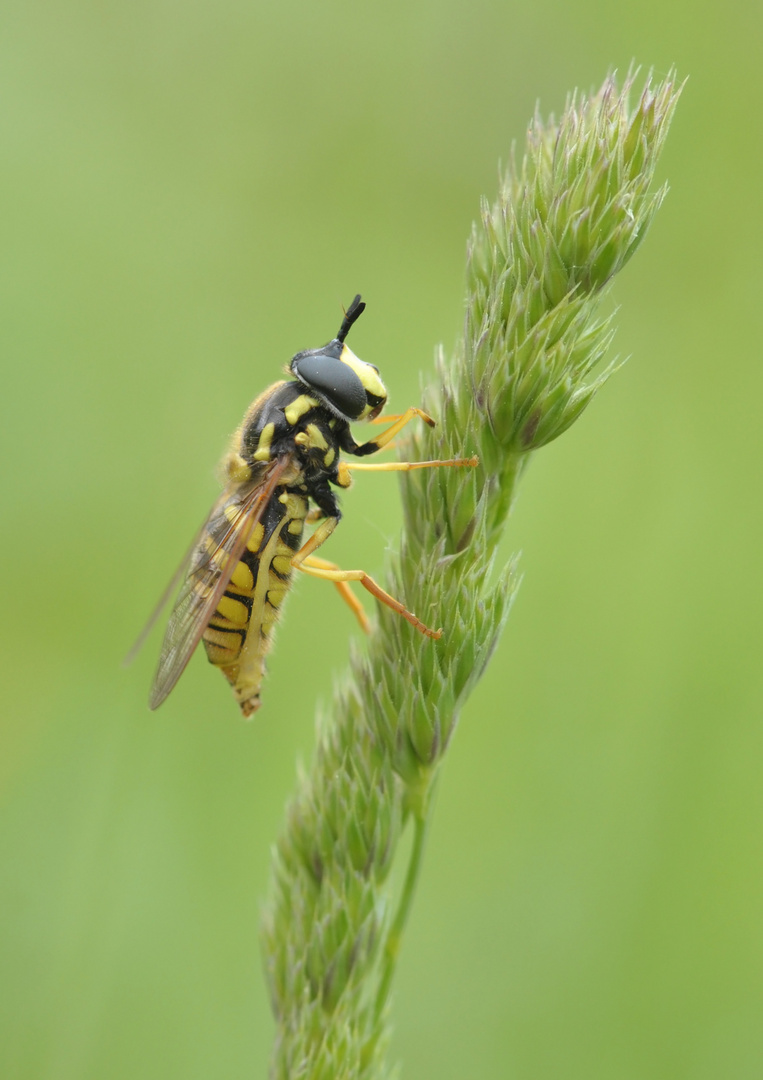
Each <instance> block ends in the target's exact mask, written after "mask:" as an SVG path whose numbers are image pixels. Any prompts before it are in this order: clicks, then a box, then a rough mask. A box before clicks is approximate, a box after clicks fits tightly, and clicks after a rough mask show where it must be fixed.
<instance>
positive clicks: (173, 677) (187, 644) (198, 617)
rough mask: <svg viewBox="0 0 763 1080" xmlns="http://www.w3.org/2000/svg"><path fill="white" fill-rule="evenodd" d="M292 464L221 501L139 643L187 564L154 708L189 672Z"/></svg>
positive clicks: (283, 461)
mask: <svg viewBox="0 0 763 1080" xmlns="http://www.w3.org/2000/svg"><path fill="white" fill-rule="evenodd" d="M288 464H289V459H288V458H279V459H278V460H276V461H274V462H272V463H271V464H269V465H267V466H266V467H265V469H264V470H263V472H262V473H261V474H260V475H259V476H258V477H257V480H255V481H252V482H250V483H249V484H245V485H242V487H241V488H239V489H238V490H237V491H236V492H234V493H233V494H232V495H226V496H223V498H221V499H219V500H218V501H217V503H215V505H214V507H213V508H212V512H211V514H210V515H209V517H208V518H207V521H206V523H205V524H204V527H203V528H202V530H201V532H200V533H199V536H198V538H197V540H196V542H195V544H194V547H193V548H192V549H191V551H190V553H189V556H187V557H186V561H184V563H183V564H181V567H180V570H179V571H178V573H177V574H176V575H175V577H174V578H173V580H172V582H170V586H169V588H168V589H167V590H166V592H165V595H164V596H163V597H162V601H161V604H160V607H159V609H158V610H157V611H156V612H155V613H154V615H153V616H152V618H151V620H150V621H149V625H148V627H147V629H146V630H145V631H144V633H143V634H142V635H141V637H140V638H139V639H138V643H137V644H138V645H139V644H140V643H141V642H142V640H143V638H144V637H145V634H146V633H147V631H148V629H150V627H151V626H152V625H153V623H154V622H155V621H156V618H157V616H158V614H159V610H161V607H163V606H164V603H165V602H166V599H167V597H168V596H169V594H170V593H171V591H172V589H173V588H174V585H175V584H176V583H177V580H178V578H179V577H180V574H182V573H183V571H184V570H185V569H186V566H187V567H188V569H187V573H186V576H185V580H184V582H183V585H182V587H181V589H180V593H179V594H178V598H177V600H176V601H175V606H174V607H173V609H172V613H171V614H170V618H169V622H168V624H167V629H166V631H165V633H164V640H163V642H162V651H161V654H160V656H159V665H158V667H157V669H156V675H155V676H154V682H153V685H152V687H151V696H150V698H149V706H150V707H151V708H152V709H156V708H158V707H159V706H160V705H161V704H162V702H163V701H164V700H165V698H166V697H167V695H168V694H169V693H170V691H171V690H172V689H173V688H174V686H175V684H176V683H177V681H178V679H179V678H180V676H181V675H182V674H183V672H184V671H185V668H186V665H187V663H188V661H189V660H190V659H191V655H192V654H193V651H194V649H195V648H196V646H197V645H198V644H199V641H200V640H201V636H202V634H203V633H204V631H205V629H206V627H207V624H208V623H209V620H210V619H211V618H212V615H213V614H214V611H215V609H216V607H217V605H218V603H219V600H220V597H221V596H222V594H223V593H224V592H225V590H226V588H227V587H228V583H229V581H230V579H231V575H232V573H233V571H234V570H235V569H236V564H237V563H238V561H239V559H240V557H241V555H242V553H243V551H244V548H245V547H246V544H247V541H248V540H249V537H250V536H251V535H252V530H253V529H254V527H255V525H256V524H257V522H258V521H259V520H260V518H261V517H262V513H263V511H264V509H265V507H266V506H267V504H268V500H269V499H270V496H271V495H272V494H273V492H274V491H275V489H276V488H277V487H278V483H279V481H280V479H281V476H282V475H283V473H284V471H285V470H286V468H287V467H288Z"/></svg>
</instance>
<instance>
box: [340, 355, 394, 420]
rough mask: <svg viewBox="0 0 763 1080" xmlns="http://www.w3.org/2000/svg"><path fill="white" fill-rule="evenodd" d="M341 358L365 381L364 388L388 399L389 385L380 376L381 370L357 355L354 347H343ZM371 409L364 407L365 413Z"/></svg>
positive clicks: (383, 398)
mask: <svg viewBox="0 0 763 1080" xmlns="http://www.w3.org/2000/svg"><path fill="white" fill-rule="evenodd" d="M339 359H340V360H341V361H342V363H343V364H346V365H347V367H349V368H352V370H353V371H354V372H355V374H356V375H357V376H358V378H359V379H360V381H361V382H362V383H363V389H364V390H367V391H368V393H369V394H373V395H374V397H378V398H381V399H382V401H386V400H387V387H386V386H385V385H384V383H383V382H382V381H381V379H380V378H379V372H378V371H377V370H376V369H375V368H373V367H372V366H371V365H370V364H367V363H366V362H365V361H364V360H361V359H360V358H359V357H357V356H356V355H355V353H354V352H353V351H352V349H349V348H348V347H347V346H346V345H345V346H344V348H343V349H342V353H341V356H340V357H339ZM377 408H378V406H377ZM370 411H371V410H370V408H368V407H366V409H364V414H365V413H366V412H370Z"/></svg>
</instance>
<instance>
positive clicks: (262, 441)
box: [253, 423, 276, 461]
mask: <svg viewBox="0 0 763 1080" xmlns="http://www.w3.org/2000/svg"><path fill="white" fill-rule="evenodd" d="M275 429H276V426H275V424H273V423H270V424H265V427H264V428H263V429H262V431H261V432H260V438H259V442H258V443H257V450H256V451H255V453H254V455H253V457H254V460H255V461H270V444H271V443H272V441H273V434H274V432H275Z"/></svg>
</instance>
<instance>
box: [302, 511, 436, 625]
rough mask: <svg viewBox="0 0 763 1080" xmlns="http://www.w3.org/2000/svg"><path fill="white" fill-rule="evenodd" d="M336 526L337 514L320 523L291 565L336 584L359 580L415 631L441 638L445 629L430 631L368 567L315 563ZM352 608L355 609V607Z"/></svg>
mask: <svg viewBox="0 0 763 1080" xmlns="http://www.w3.org/2000/svg"><path fill="white" fill-rule="evenodd" d="M336 525H337V519H336V518H334V517H330V518H326V519H325V520H324V521H322V522H321V524H320V525H319V526H318V528H317V529H316V530H315V532H314V533H313V535H312V536H311V537H310V539H309V540H307V541H306V542H305V543H304V544H303V545H302V547H301V548H300V550H299V551H298V552H297V554H296V555H295V556H294V558H293V559H292V560H291V565H292V566H293V567H294V569H295V570H302V571H303V573H305V574H310V575H311V576H312V577H317V578H323V580H324V581H333V582H334V584H335V585H338V584H340V583H342V584H343V583H346V582H348V581H359V582H360V584H361V585H362V586H363V588H364V589H367V590H368V592H370V593H371V595H372V596H375V597H376V599H377V600H380V601H381V603H382V604H386V605H387V607H389V608H392V610H393V611H396V612H397V614H398V615H402V617H403V618H404V619H407V621H408V622H409V623H410V624H411V626H413V627H415V629H416V630H418V631H420V632H421V633H422V634H426V636H427V637H430V638H435V639H437V638H439V637H442V630H430V628H429V627H428V626H425V625H424V623H423V622H422V621H421V619H417V618H416V616H415V615H414V614H413V612H412V611H408V609H407V608H406V607H405V605H404V604H401V603H400V601H399V600H396V599H395V598H394V596H390V594H389V593H388V592H385V591H384V589H382V587H381V585H378V584H377V583H376V582H375V581H374V579H373V578H372V577H371V576H370V574H367V573H366V572H365V570H340V569H339V567H336V568H335V569H329V568H328V567H325V566H320V565H316V563H319V562H324V560H323V559H320V560H317V559H311V556H312V554H313V552H314V551H315V550H316V548H319V547H320V546H321V544H323V543H325V541H326V540H328V538H329V537H330V536H331V534H332V532H333V531H334V529H335V528H336ZM343 595H344V594H343ZM354 599H355V598H354V597H353V600H354ZM353 610H355V608H354V606H353ZM356 614H357V611H356Z"/></svg>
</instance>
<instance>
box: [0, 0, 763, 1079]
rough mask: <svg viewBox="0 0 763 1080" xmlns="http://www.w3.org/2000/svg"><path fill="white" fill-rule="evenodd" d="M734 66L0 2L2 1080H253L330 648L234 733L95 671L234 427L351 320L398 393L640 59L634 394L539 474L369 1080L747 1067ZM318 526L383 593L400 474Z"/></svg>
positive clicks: (650, 13)
mask: <svg viewBox="0 0 763 1080" xmlns="http://www.w3.org/2000/svg"><path fill="white" fill-rule="evenodd" d="M761 33H763V16H762V15H761V10H760V9H759V8H758V9H756V8H755V7H754V6H753V5H744V4H720V3H718V2H716V3H714V4H711V5H709V6H706V7H704V8H703V9H702V11H701V14H700V11H699V9H697V8H696V6H695V5H694V4H691V3H689V2H688V0H681V2H677V3H674V4H669V5H666V4H665V3H656V2H654V0H647V2H644V3H641V4H639V5H638V6H631V7H619V6H618V5H613V4H605V3H603V2H601V0H584V2H583V3H580V4H576V5H571V4H564V3H561V2H559V0H540V2H536V3H533V4H530V3H525V4H522V5H519V4H504V3H499V2H498V0H476V2H471V3H468V4H467V3H463V2H456V0H451V2H443V0H437V2H434V0H428V2H423V0H406V2H405V3H401V2H395V0H392V2H390V3H387V4H385V5H380V4H379V5H356V4H349V3H341V2H338V0H335V2H330V3H324V4H310V3H307V2H304V0H302V2H293V3H283V4H281V5H275V4H267V5H265V4H257V3H246V4H245V3H237V2H236V0H218V2H217V3H211V2H209V0H207V2H198V0H197V2H193V0H192V2H190V3H186V4H182V5H181V4H178V3H170V2H169V0H139V2H137V3H130V4H125V3H113V2H111V3H108V2H107V3H104V4H94V3H85V2H83V0H70V2H69V3H67V4H60V3H52V2H36V3H35V2H33V3H24V2H21V0H7V2H6V3H5V4H4V7H3V14H2V35H1V36H0V88H1V90H0V93H1V95H2V97H1V100H2V110H1V119H0V127H1V131H2V134H1V136H0V147H1V152H2V158H3V160H2V168H1V169H0V190H1V192H2V206H3V214H2V242H1V243H0V305H1V307H2V312H1V320H0V326H1V330H0V334H1V335H2V354H1V355H2V372H3V375H2V400H1V403H0V404H1V407H2V419H1V421H0V439H2V443H3V451H2V453H3V462H4V468H3V470H2V485H3V492H2V515H1V521H2V526H1V527H2V543H3V553H4V554H3V565H4V580H3V585H2V595H3V610H4V617H3V620H2V628H1V629H0V634H1V635H2V642H1V644H0V656H1V657H2V710H1V711H2V717H1V721H2V754H1V756H0V793H1V795H2V824H1V826H0V858H1V860H2V871H0V872H1V873H2V897H1V898H0V911H1V912H2V922H1V925H2V955H0V980H1V984H2V989H1V993H2V1000H1V1001H0V1024H1V1025H2V1030H0V1075H2V1077H3V1078H4V1080H21V1078H23V1080H101V1078H103V1077H109V1078H115V1080H119V1078H131V1080H132V1078H136V1077H140V1078H141V1080H154V1078H160V1077H161V1078H162V1080H174V1078H180V1077H182V1078H183V1080H196V1078H199V1080H202V1078H204V1080H207V1078H210V1077H220V1078H225V1080H236V1078H242V1080H243V1078H244V1077H254V1076H263V1075H264V1074H265V1071H266V1067H267V1059H268V1055H269V1049H270V1040H271V1035H272V1024H271V1019H270V1015H269V1008H268V1002H267V997H266V992H265V989H264V984H263V979H262V976H261V972H260V958H259V951H258V918H259V910H260V907H261V904H262V900H263V897H264V895H265V891H266V888H267V877H268V869H269V851H270V845H271V844H272V842H273V839H274V837H275V835H276V832H277V830H278V828H279V824H280V820H281V816H282V811H283V806H284V803H285V800H286V799H287V797H288V794H289V792H290V790H291V787H292V785H293V782H294V776H295V760H296V759H298V758H302V759H303V760H306V759H308V758H309V755H310V753H311V747H312V743H313V715H314V706H315V701H316V699H321V700H323V701H326V700H327V698H328V695H329V693H330V687H331V682H332V678H333V676H334V674H335V673H336V672H338V671H340V670H341V669H342V668H343V665H344V663H345V658H346V656H347V651H348V640H349V638H350V637H351V636H353V635H356V630H355V627H354V624H353V620H352V618H351V616H350V615H349V613H348V612H347V611H346V610H345V609H344V607H343V606H342V605H341V604H340V603H339V601H338V600H337V599H336V597H335V595H334V592H333V590H331V589H329V588H328V587H326V586H325V585H323V584H322V583H321V582H317V581H313V580H308V579H305V580H301V581H300V582H299V584H298V587H297V588H296V590H295V593H296V595H294V596H293V597H292V598H291V601H290V603H289V606H288V610H287V614H286V619H285V622H284V624H283V626H282V629H281V631H280V634H279V640H278V646H277V649H276V651H275V653H274V655H273V658H272V662H271V674H270V678H269V680H268V682H267V685H266V688H265V696H264V697H265V705H264V707H263V709H262V711H261V713H260V714H259V715H258V716H257V718H256V721H255V723H254V724H250V725H245V724H243V723H241V722H240V720H239V717H238V715H237V712H236V709H235V706H234V704H233V701H232V700H231V698H230V694H229V692H228V689H227V687H226V686H225V685H224V683H223V680H222V679H221V678H220V676H219V674H217V673H216V672H214V671H212V670H210V669H208V667H207V665H206V664H205V663H204V661H203V659H202V658H200V657H199V658H196V659H195V660H194V662H193V663H192V665H191V667H190V669H189V671H188V672H187V674H186V675H185V677H184V678H183V680H182V681H181V683H180V685H179V686H178V688H177V690H176V692H175V693H174V694H173V696H172V698H171V699H170V701H169V702H168V703H167V705H166V706H165V707H164V708H163V709H162V710H161V711H160V712H159V713H157V714H150V713H149V712H148V710H147V708H146V704H145V701H146V695H147V692H148V687H149V683H150V680H151V676H152V672H153V666H154V663H155V658H156V654H157V651H158V648H159V635H158V634H155V636H154V637H153V638H152V640H151V642H150V643H149V645H148V647H147V648H146V649H145V650H144V653H143V654H142V655H141V657H140V660H139V661H138V662H137V663H136V664H135V665H134V666H133V667H132V668H131V669H130V670H128V671H124V670H121V669H120V666H119V665H120V661H121V659H122V657H123V655H124V654H125V652H126V651H127V649H128V647H129V645H130V643H131V641H132V639H133V638H134V636H135V634H136V633H137V631H138V630H139V628H140V626H141V624H142V623H143V621H144V620H145V618H146V617H147V615H148V613H149V612H150V610H151V608H152V606H153V604H154V602H155V601H156V599H157V597H158V595H159V594H160V593H161V590H162V588H163V587H164V585H165V583H166V579H167V578H168V577H169V575H170V573H171V572H172V570H173V569H174V566H175V565H176V563H177V561H178V560H179V559H180V557H181V555H182V553H183V552H184V551H185V548H186V546H187V544H188V542H189V540H190V537H191V536H192V535H193V533H194V530H195V529H196V527H197V525H198V524H199V522H200V520H201V519H202V517H203V515H204V513H205V511H206V509H207V508H208V505H209V504H210V503H211V502H212V500H213V498H214V496H215V492H216V482H215V463H216V461H217V458H218V457H219V455H220V453H221V452H222V450H223V448H224V446H225V444H226V439H227V433H228V432H230V431H231V430H233V429H234V428H235V426H236V425H237V423H238V421H239V419H240V417H241V414H242V413H243V411H244V409H245V407H246V406H247V404H248V403H249V401H250V400H251V399H252V398H253V397H254V396H255V395H256V394H257V393H258V392H259V391H260V390H261V389H262V388H263V387H264V386H266V385H267V384H268V383H269V382H270V381H272V380H273V379H274V378H277V377H278V374H279V370H280V367H281V365H282V364H283V363H284V362H286V361H287V360H288V359H289V357H290V356H291V354H292V353H293V352H295V351H296V350H297V349H299V348H303V347H311V346H315V345H319V344H321V343H323V342H324V341H325V340H327V339H328V338H329V337H330V336H331V335H332V334H333V333H334V332H335V329H336V326H337V324H338V323H337V320H338V315H339V311H340V304H341V303H345V304H346V303H347V302H348V301H349V300H350V298H351V297H352V295H353V294H354V293H355V292H356V291H362V292H363V294H364V296H365V297H366V299H367V300H368V311H367V313H366V315H365V317H364V319H363V321H362V322H361V323H360V324H359V326H358V328H357V329H356V331H355V332H354V333H355V335H356V336H355V337H354V341H353V348H354V349H355V350H356V351H357V352H358V354H359V355H360V356H362V357H363V358H365V359H367V360H369V361H371V362H373V363H376V364H377V365H379V367H380V368H381V369H382V372H383V374H384V377H385V380H386V382H387V385H388V387H389V388H390V390H391V403H390V404H391V407H392V408H393V409H395V408H403V407H404V406H406V405H408V404H411V403H416V402H418V400H419V394H420V390H419V385H420V384H419V379H420V372H422V371H423V372H425V373H426V372H428V371H430V370H431V357H432V352H433V347H434V345H435V344H436V343H437V342H438V341H443V342H444V344H445V346H446V347H450V346H451V344H452V343H453V341H454V340H455V338H456V335H457V333H458V331H459V327H460V323H461V310H462V280H463V255H464V242H465V238H466V236H467V233H468V230H469V227H470V223H471V221H472V219H473V217H474V216H475V214H476V213H477V211H478V200H479V197H480V195H481V194H483V193H484V194H486V195H488V196H489V197H490V198H492V197H493V194H494V192H495V188H496V177H497V161H498V159H499V158H503V159H504V160H505V159H506V157H507V154H508V151H509V146H510V144H511V141H512V140H513V139H515V138H516V139H518V140H520V141H521V140H522V138H523V133H524V130H525V127H526V123H527V121H528V119H529V117H530V116H531V115H532V112H533V109H534V107H535V102H536V99H539V101H540V105H541V109H542V110H543V111H544V112H549V111H557V112H558V111H559V110H560V109H561V107H562V106H563V103H564V99H565V95H566V93H567V91H568V90H571V89H572V88H573V87H575V86H581V87H583V88H585V89H589V88H591V87H592V86H594V85H598V84H599V83H600V82H601V80H602V79H603V78H604V76H605V74H606V73H607V70H608V69H609V68H611V67H617V68H618V69H619V70H620V71H621V72H623V71H624V70H625V69H626V68H627V66H628V64H629V62H630V61H631V59H632V58H635V59H636V60H637V61H638V62H641V63H643V64H644V65H646V66H647V67H648V66H649V65H653V66H654V68H655V71H656V73H657V74H658V75H661V74H664V73H665V72H667V70H668V68H669V66H670V65H671V64H673V63H675V64H676V65H677V66H678V70H679V74H680V75H681V76H686V75H688V76H690V81H689V84H688V86H687V89H686V91H685V93H684V96H683V99H682V101H681V103H680V105H679V109H678V114H677V118H676V121H675V123H674V126H673V130H672V133H671V136H670V138H669V140H668V144H667V149H666V152H665V155H664V159H663V162H662V165H661V169H660V178H661V179H662V180H664V179H669V181H670V184H671V193H670V195H669V197H668V200H667V202H666V203H665V205H664V207H663V209H662V211H661V212H660V214H659V215H658V217H657V220H656V222H655V225H654V228H653V230H652V233H651V235H650V237H649V239H648V241H647V243H646V244H645V245H644V247H643V249H642V250H641V251H640V252H639V254H638V256H637V258H636V259H635V260H634V262H633V263H632V264H631V265H630V266H629V267H628V269H627V270H626V271H625V272H624V274H623V275H622V277H621V278H620V279H618V281H617V283H616V286H615V288H614V292H613V299H614V301H615V302H616V303H618V304H620V305H621V312H620V315H619V326H620V329H619V332H618V337H617V346H616V347H617V349H618V350H619V351H620V353H621V354H623V355H631V356H632V359H631V361H630V363H628V364H627V365H626V367H625V368H624V369H623V370H622V371H621V372H620V373H619V374H618V375H617V377H616V378H614V379H613V380H612V381H611V382H610V383H609V385H608V386H607V387H606V388H605V390H604V392H603V393H602V394H601V395H600V397H599V398H598V399H597V400H596V402H595V403H594V405H593V406H592V407H591V409H590V410H589V411H588V413H587V414H586V415H585V416H584V417H583V419H582V420H581V422H580V423H579V424H577V425H576V426H575V428H574V429H573V430H572V431H571V432H569V433H568V434H567V435H565V436H564V438H563V439H562V440H560V441H559V442H557V443H554V444H552V445H551V446H550V447H549V448H548V449H546V450H544V451H542V452H541V453H540V454H539V455H538V456H537V457H536V458H535V461H534V463H533V466H532V468H531V469H530V470H529V473H528V474H527V476H526V477H525V480H524V483H523V488H522V492H521V497H520V501H519V503H518V506H517V509H516V511H515V514H514V518H513V522H512V525H511V529H510V538H509V543H508V545H507V548H506V550H507V553H508V551H509V550H518V549H521V550H522V552H523V555H522V569H523V572H524V582H523V585H522V588H521V591H520V594H519V597H518V600H517V602H516V605H515V607H514V610H513V613H512V617H511V620H510V625H509V628H508V631H507V633H506V636H505V638H504V640H503V642H502V644H501V646H500V649H499V652H498V654H497V656H496V657H495V660H494V662H493V665H492V667H491V669H490V671H489V673H488V675H487V677H486V678H485V680H484V682H483V683H482V684H481V686H480V687H479V689H478V691H477V693H475V695H474V697H473V699H472V700H471V702H470V705H469V707H468V709H467V710H466V712H465V714H464V716H463V718H462V723H461V727H460V729H459V732H458V737H457V738H456V740H455V743H454V745H453V747H452V752H451V753H450V755H449V758H448V761H447V764H446V767H445V775H444V776H443V778H442V781H441V784H440V788H439V798H438V807H437V812H436V816H435V822H434V830H433V834H432V840H431V847H430V849H429V852H428V859H427V865H426V869H425V874H424V878H423V881H422V884H421V887H420V890H419V895H418V897H417V901H416V906H415V911H414V915H413V919H412V923H411V926H410V932H409V934H408V937H407V941H406V946H405V951H404V955H403V957H402V960H401V964H400V970H399V978H398V981H397V985H396V994H395V1005H394V1017H395V1036H394V1043H393V1047H392V1054H393V1057H394V1058H399V1059H400V1060H402V1062H403V1065H404V1072H403V1075H404V1076H408V1077H438V1078H441V1080H449V1078H456V1077H459V1078H460V1077H464V1076H480V1077H501V1078H503V1077H512V1078H514V1077H516V1078H522V1080H524V1078H528V1080H530V1078H531V1080H546V1078H549V1080H550V1078H554V1080H557V1078H559V1077H564V1078H565V1080H568V1078H578V1077H579V1078H586V1080H591V1078H602V1080H610V1078H612V1080H614V1078H616V1080H644V1078H650V1080H652V1078H662V1077H665V1078H670V1080H675V1078H684V1077H686V1078H692V1080H695V1078H696V1080H705V1078H707V1080H710V1078H718V1077H723V1078H724V1080H727V1078H733V1080H742V1078H748V1077H750V1078H753V1077H754V1078H758V1077H760V1076H761V1075H763V1023H761V1015H762V1014H763V977H762V974H761V971H762V965H761V961H762V960H763V955H762V954H763V934H762V930H761V915H762V913H763V874H762V872H761V856H762V855H763V851H762V850H761V836H762V835H763V832H762V829H761V825H762V820H761V818H762V814H761V811H762V810H763V785H762V784H761V780H760V772H761V749H762V746H761V743H762V742H763V738H762V736H761V681H762V676H761V671H762V670H763V665H761V662H760V655H759V654H760V623H761V616H760V612H761V599H762V597H761V592H762V589H761V573H760V548H761V544H760V524H761V521H760V519H761V513H760V501H761V500H760V474H761V440H760V419H759V409H760V405H759V402H760V397H761V390H762V389H763V380H762V379H761V364H760V358H759V351H760V341H761V336H762V335H761V331H762V329H763V328H762V327H761V304H760V299H759V297H760V289H761V276H762V275H761V243H762V241H763V230H762V229H761V211H760V176H761V165H762V164H763V163H762V162H761V140H760V138H759V135H758V134H756V131H757V128H758V126H759V124H758V121H757V120H756V119H755V117H756V116H757V115H758V101H759V99H760V96H761V92H762V91H763V73H762V69H761V65H760V57H759V50H760V40H761ZM464 439H465V449H466V450H467V451H468V432H465V433H464ZM345 510H346V518H345V521H344V522H343V525H342V527H341V529H340V531H339V533H338V534H337V535H336V536H335V537H334V538H333V539H332V541H331V552H328V550H327V555H328V556H329V557H331V558H333V559H335V560H336V561H338V562H339V563H341V564H343V565H348V566H349V565H353V566H362V567H364V568H366V569H368V570H371V571H372V572H373V571H378V570H380V568H381V567H382V566H383V564H384V557H385V555H384V553H385V549H386V547H387V546H388V545H392V544H394V542H395V540H394V538H395V535H396V531H397V528H398V522H399V514H398V498H397V493H396V484H395V481H394V479H393V478H385V477H376V478H375V477H368V478H365V479H364V480H363V482H362V483H360V482H359V483H358V484H357V485H356V488H355V489H354V490H353V491H352V492H351V493H350V494H348V496H347V498H346V499H345Z"/></svg>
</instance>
